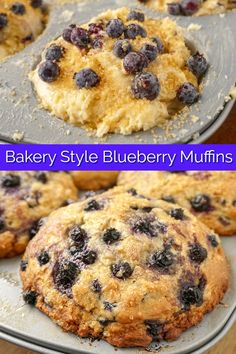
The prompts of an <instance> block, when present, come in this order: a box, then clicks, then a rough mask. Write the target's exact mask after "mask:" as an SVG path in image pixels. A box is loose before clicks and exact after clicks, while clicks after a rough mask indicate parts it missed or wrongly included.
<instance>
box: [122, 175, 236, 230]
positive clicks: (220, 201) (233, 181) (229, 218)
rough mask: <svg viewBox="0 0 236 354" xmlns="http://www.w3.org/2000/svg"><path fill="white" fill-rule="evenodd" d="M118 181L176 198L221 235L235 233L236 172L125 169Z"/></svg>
mask: <svg viewBox="0 0 236 354" xmlns="http://www.w3.org/2000/svg"><path fill="white" fill-rule="evenodd" d="M118 184H119V185H122V186H124V187H125V188H135V189H136V190H137V192H138V193H141V194H144V195H146V196H150V197H152V198H154V197H155V198H163V199H166V200H169V201H170V202H173V201H174V202H176V203H178V204H179V205H181V206H182V207H185V208H187V209H189V210H190V211H191V212H192V213H193V214H194V215H195V216H196V217H197V218H198V219H199V220H201V221H202V222H203V223H204V224H206V225H207V226H208V227H210V228H212V229H213V230H215V232H217V233H218V234H220V235H232V234H235V233H236V172H231V171H229V172H226V171H201V172H178V173H171V172H154V171H153V172H152V171H151V172H122V173H121V174H120V176H119V181H118Z"/></svg>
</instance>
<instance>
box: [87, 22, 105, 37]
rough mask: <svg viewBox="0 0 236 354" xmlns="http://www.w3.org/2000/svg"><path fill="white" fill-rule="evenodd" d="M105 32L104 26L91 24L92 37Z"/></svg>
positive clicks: (89, 30) (90, 32)
mask: <svg viewBox="0 0 236 354" xmlns="http://www.w3.org/2000/svg"><path fill="white" fill-rule="evenodd" d="M102 30H103V25H102V24H101V23H90V24H89V29H88V32H89V34H90V35H92V34H98V33H100V32H101V31H102Z"/></svg>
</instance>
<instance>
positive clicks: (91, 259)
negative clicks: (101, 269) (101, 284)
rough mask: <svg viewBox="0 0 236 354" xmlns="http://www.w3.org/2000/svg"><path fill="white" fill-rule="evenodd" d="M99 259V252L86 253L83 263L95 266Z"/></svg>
mask: <svg viewBox="0 0 236 354" xmlns="http://www.w3.org/2000/svg"><path fill="white" fill-rule="evenodd" d="M96 259H97V252H95V251H86V253H85V254H84V255H83V258H82V260H83V262H84V263H85V264H93V263H95V261H96Z"/></svg>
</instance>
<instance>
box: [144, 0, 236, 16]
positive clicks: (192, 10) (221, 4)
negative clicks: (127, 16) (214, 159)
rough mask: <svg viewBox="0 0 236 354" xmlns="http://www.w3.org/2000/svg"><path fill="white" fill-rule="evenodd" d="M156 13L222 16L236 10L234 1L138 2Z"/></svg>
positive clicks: (169, 0) (179, 0)
mask: <svg viewBox="0 0 236 354" xmlns="http://www.w3.org/2000/svg"><path fill="white" fill-rule="evenodd" d="M138 1H139V2H140V3H142V4H145V5H147V6H148V7H150V8H152V9H154V10H156V11H161V12H162V11H165V12H168V13H169V14H170V15H174V16H180V15H182V16H193V15H196V16H202V15H214V14H223V13H225V12H227V11H230V10H233V9H235V8H236V1H235V0H220V1H218V0H177V1H173V0H138Z"/></svg>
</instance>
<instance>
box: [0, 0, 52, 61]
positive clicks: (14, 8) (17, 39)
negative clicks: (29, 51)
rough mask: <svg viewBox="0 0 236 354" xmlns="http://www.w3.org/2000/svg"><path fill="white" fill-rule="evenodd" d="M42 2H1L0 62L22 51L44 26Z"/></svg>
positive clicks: (31, 0) (44, 17)
mask: <svg viewBox="0 0 236 354" xmlns="http://www.w3.org/2000/svg"><path fill="white" fill-rule="evenodd" d="M45 21H46V14H45V13H44V11H43V2H42V0H19V1H15V0H1V2H0V60H1V59H4V58H5V57H7V56H9V55H12V54H14V53H16V52H18V51H20V50H22V49H23V48H24V47H25V46H26V45H27V44H29V43H31V42H32V41H33V40H34V39H35V38H36V37H37V36H38V35H39V34H40V33H41V32H42V31H43V28H44V26H45Z"/></svg>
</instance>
